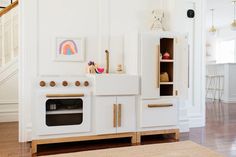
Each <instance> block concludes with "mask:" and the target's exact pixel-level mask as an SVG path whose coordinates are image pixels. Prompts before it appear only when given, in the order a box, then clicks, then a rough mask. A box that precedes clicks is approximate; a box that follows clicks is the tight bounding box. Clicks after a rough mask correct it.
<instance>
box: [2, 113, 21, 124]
mask: <svg viewBox="0 0 236 157" xmlns="http://www.w3.org/2000/svg"><path fill="white" fill-rule="evenodd" d="M17 121H18V112H16V111H14V112H1V113H0V123H3V122H17Z"/></svg>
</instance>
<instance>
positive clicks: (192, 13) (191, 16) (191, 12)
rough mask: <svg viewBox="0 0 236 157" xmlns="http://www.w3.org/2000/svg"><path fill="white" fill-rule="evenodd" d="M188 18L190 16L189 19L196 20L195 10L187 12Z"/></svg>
mask: <svg viewBox="0 0 236 157" xmlns="http://www.w3.org/2000/svg"><path fill="white" fill-rule="evenodd" d="M187 16H188V18H194V17H195V12H194V10H193V9H189V10H188V11H187Z"/></svg>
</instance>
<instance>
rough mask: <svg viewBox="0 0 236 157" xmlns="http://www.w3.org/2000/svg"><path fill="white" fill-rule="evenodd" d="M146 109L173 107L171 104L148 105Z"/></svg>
mask: <svg viewBox="0 0 236 157" xmlns="http://www.w3.org/2000/svg"><path fill="white" fill-rule="evenodd" d="M147 106H148V108H163V107H173V104H148V105H147Z"/></svg>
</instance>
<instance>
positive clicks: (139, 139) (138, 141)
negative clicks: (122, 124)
mask: <svg viewBox="0 0 236 157" xmlns="http://www.w3.org/2000/svg"><path fill="white" fill-rule="evenodd" d="M136 143H137V145H139V144H141V134H140V133H139V132H137V133H136Z"/></svg>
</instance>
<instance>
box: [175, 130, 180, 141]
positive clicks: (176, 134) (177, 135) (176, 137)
mask: <svg viewBox="0 0 236 157" xmlns="http://www.w3.org/2000/svg"><path fill="white" fill-rule="evenodd" d="M175 140H179V130H178V131H176V132H175Z"/></svg>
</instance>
